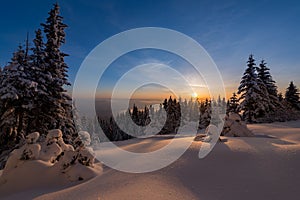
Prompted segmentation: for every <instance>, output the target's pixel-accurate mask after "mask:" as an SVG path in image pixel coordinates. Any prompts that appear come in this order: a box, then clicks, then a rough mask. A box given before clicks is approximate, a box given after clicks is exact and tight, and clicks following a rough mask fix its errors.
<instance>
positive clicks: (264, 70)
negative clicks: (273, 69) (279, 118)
mask: <svg viewBox="0 0 300 200" xmlns="http://www.w3.org/2000/svg"><path fill="white" fill-rule="evenodd" d="M266 64H267V63H265V61H264V60H262V61H261V63H260V64H259V68H258V69H257V71H258V78H259V79H260V80H261V81H262V83H263V84H264V86H265V87H266V90H267V93H266V94H267V95H268V98H269V101H270V104H269V108H270V110H271V111H275V110H276V108H278V107H281V106H282V105H281V104H280V102H279V99H278V91H277V86H276V85H275V84H276V82H275V81H274V80H273V78H272V76H271V74H270V69H269V68H268V67H267V66H266Z"/></svg>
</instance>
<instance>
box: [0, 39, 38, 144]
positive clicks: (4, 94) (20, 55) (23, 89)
mask: <svg viewBox="0 0 300 200" xmlns="http://www.w3.org/2000/svg"><path fill="white" fill-rule="evenodd" d="M27 49H28V45H26V51H25V50H23V48H22V46H19V48H18V50H17V51H16V52H15V53H14V55H13V58H12V60H11V62H10V64H9V65H7V66H6V67H5V68H4V70H3V72H2V73H1V74H2V77H3V78H1V79H2V80H1V83H0V84H1V85H0V99H1V105H2V106H1V116H0V133H1V136H0V137H1V138H0V143H1V144H0V145H1V147H2V148H4V149H6V148H14V146H15V145H17V144H18V143H19V141H20V140H21V139H22V138H24V136H25V135H26V128H27V124H28V123H27V122H28V117H29V112H30V110H31V109H32V106H33V102H32V99H33V97H34V91H36V85H37V84H36V83H35V82H34V81H32V80H31V77H30V65H29V62H28V61H29V58H28V52H27V51H28V50H27Z"/></svg>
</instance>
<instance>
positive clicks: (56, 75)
mask: <svg viewBox="0 0 300 200" xmlns="http://www.w3.org/2000/svg"><path fill="white" fill-rule="evenodd" d="M62 20H63V18H62V17H61V16H60V13H59V5H58V4H57V3H56V4H54V7H53V8H52V9H51V10H50V12H49V17H48V18H47V20H46V23H45V24H41V25H42V26H43V28H44V32H45V34H46V38H47V42H46V44H45V46H46V47H45V53H46V54H45V63H46V69H47V71H48V72H49V73H50V75H51V78H50V80H49V81H48V82H47V89H48V94H49V99H48V105H47V113H48V115H47V116H45V117H46V119H45V121H48V122H49V127H48V129H55V128H59V129H61V130H62V131H63V133H64V136H63V137H64V140H65V141H66V142H67V143H72V139H74V138H76V137H77V135H76V134H75V126H74V121H73V118H72V103H71V97H70V96H69V95H67V94H66V90H65V89H64V86H66V85H70V83H69V82H68V75H67V71H68V66H67V64H66V63H65V61H64V57H65V56H67V54H65V53H63V52H61V50H60V47H61V45H62V44H64V43H65V32H64V30H65V28H66V27H67V25H66V24H64V23H63V21H62Z"/></svg>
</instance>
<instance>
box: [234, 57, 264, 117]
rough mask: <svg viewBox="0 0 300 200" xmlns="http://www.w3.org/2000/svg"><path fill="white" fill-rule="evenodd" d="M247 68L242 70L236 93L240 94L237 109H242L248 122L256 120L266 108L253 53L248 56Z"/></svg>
mask: <svg viewBox="0 0 300 200" xmlns="http://www.w3.org/2000/svg"><path fill="white" fill-rule="evenodd" d="M247 63H248V64H247V68H246V70H245V72H244V75H243V77H242V80H241V82H240V86H239V88H238V94H241V96H240V98H239V101H241V103H240V105H239V110H241V111H242V115H243V118H244V119H245V120H246V121H248V122H254V121H256V118H259V117H262V116H263V115H264V113H266V112H267V110H268V105H266V101H268V99H267V98H266V96H265V91H264V90H265V88H264V87H262V86H263V83H262V82H261V81H259V79H258V76H257V67H256V64H255V60H254V58H253V55H250V56H249V59H248V61H247Z"/></svg>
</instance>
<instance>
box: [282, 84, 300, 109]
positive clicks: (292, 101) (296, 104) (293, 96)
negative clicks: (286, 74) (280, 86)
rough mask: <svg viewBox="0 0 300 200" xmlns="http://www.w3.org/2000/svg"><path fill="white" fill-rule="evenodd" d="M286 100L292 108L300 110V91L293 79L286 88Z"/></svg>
mask: <svg viewBox="0 0 300 200" xmlns="http://www.w3.org/2000/svg"><path fill="white" fill-rule="evenodd" d="M285 100H286V102H287V103H288V104H289V105H290V106H291V107H292V108H295V109H298V110H300V101H299V92H298V89H297V87H296V86H295V85H294V82H293V81H291V82H290V85H289V87H288V88H287V89H286V92H285Z"/></svg>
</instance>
